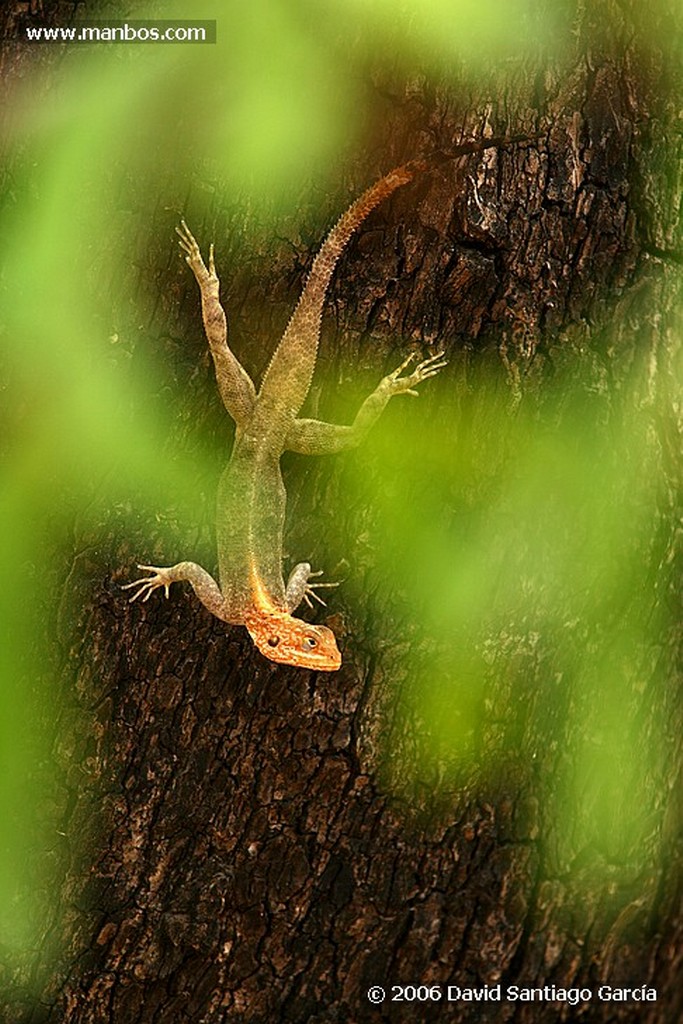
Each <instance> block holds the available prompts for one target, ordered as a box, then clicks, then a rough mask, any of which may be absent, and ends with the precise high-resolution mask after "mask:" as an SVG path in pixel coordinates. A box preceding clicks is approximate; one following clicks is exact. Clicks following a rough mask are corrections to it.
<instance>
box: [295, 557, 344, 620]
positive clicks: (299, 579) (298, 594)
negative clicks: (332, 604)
mask: <svg viewBox="0 0 683 1024" xmlns="http://www.w3.org/2000/svg"><path fill="white" fill-rule="evenodd" d="M315 576H322V572H311V566H310V563H309V562H299V564H298V565H295V566H294V568H293V569H292V571H291V573H290V574H289V579H288V580H287V586H286V587H285V600H286V602H287V611H288V612H290V613H291V612H293V611H294V610H295V608H298V607H299V605H300V604H301V602H302V601H305V602H306V604H307V605H308V607H309V608H312V607H313V605H312V604H311V602H310V598H311V597H312V598H314V599H315V600H316V601H317V602H318V603H319V604H322V605H324V604H325V602H324V601H323V599H322V597H319V596H318V594H316V592H315V591H316V589H319V588H320V587H338V586H339V584H338V583H310V582H309V581H310V580H311V579H313V578H314V577H315Z"/></svg>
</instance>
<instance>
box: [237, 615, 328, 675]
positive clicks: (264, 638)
mask: <svg viewBox="0 0 683 1024" xmlns="http://www.w3.org/2000/svg"><path fill="white" fill-rule="evenodd" d="M245 625H246V627H247V629H248V630H249V635H250V636H251V639H252V640H253V641H254V643H255V645H256V646H257V647H258V649H259V651H260V652H261V654H263V655H265V656H266V658H270V660H271V661H277V662H279V663H280V664H282V665H296V667H297V668H310V669H314V670H315V671H318V672H336V670H337V669H338V668H339V666H340V665H341V654H340V653H339V648H338V647H337V641H336V640H335V637H334V633H333V632H332V630H331V629H328V628H327V626H312V625H311V624H310V623H309V622H303V621H302V620H301V619H295V618H294V616H292V615H287V614H286V612H267V613H264V612H260V613H259V615H258V616H255V617H254V618H253V619H251V620H248V621H247V622H246V623H245Z"/></svg>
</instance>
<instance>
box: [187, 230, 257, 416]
mask: <svg viewBox="0 0 683 1024" xmlns="http://www.w3.org/2000/svg"><path fill="white" fill-rule="evenodd" d="M176 232H177V234H178V237H179V239H180V248H181V249H182V250H183V252H184V253H185V260H186V262H187V265H188V266H189V267H190V269H191V271H192V273H193V274H194V276H195V278H196V280H197V284H198V285H199V288H200V291H201V296H202V318H203V320H204V331H205V332H206V337H207V341H208V342H209V348H210V349H211V355H212V357H213V362H214V366H215V368H216V381H217V382H218V390H219V391H220V395H221V398H222V399H223V404H224V405H225V408H226V409H227V410H228V412H229V413H230V415H231V416H232V418H233V419H234V421H235V423H237V424H243V423H246V421H247V420H248V419H249V417H250V416H251V415H252V413H253V411H254V402H255V400H256V390H255V388H254V384H253V381H252V380H251V377H250V376H249V374H248V373H247V371H246V370H245V369H244V367H243V366H242V364H241V363H240V362H239V360H238V359H237V358H236V356H235V355H234V353H233V352H232V350H231V349H230V346H229V345H228V321H227V319H226V316H225V310H224V309H223V307H222V306H221V301H220V282H219V280H218V274H217V273H216V264H215V261H214V255H213V245H211V247H210V248H209V266H208V269H207V267H206V264H205V263H204V260H203V259H202V254H201V252H200V250H199V245H198V244H197V240H196V239H195V237H194V235H193V234H192V232H191V231H190V229H189V228H188V226H187V224H186V223H185V221H184V220H182V221H181V222H180V227H177V228H176Z"/></svg>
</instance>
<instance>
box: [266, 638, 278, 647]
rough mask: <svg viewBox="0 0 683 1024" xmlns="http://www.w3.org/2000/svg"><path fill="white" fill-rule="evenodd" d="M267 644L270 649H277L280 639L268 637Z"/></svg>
mask: <svg viewBox="0 0 683 1024" xmlns="http://www.w3.org/2000/svg"><path fill="white" fill-rule="evenodd" d="M268 643H269V645H270V646H271V647H277V645H278V644H279V643H280V637H279V636H269V637H268Z"/></svg>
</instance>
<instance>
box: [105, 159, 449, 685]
mask: <svg viewBox="0 0 683 1024" xmlns="http://www.w3.org/2000/svg"><path fill="white" fill-rule="evenodd" d="M422 169H423V167H422V165H419V164H413V165H406V166H404V167H399V168H397V169H395V170H393V171H391V172H390V173H389V174H387V175H386V176H385V177H384V178H382V179H381V180H380V181H378V182H376V183H375V184H374V185H373V186H372V187H371V188H369V189H368V190H367V192H364V193H363V195H362V196H361V197H360V198H359V199H357V200H356V202H355V203H353V205H352V206H351V207H350V208H349V209H348V210H347V211H346V213H345V214H344V215H343V216H342V217H341V218H340V220H339V221H338V222H337V224H336V225H335V226H334V227H333V228H332V230H331V232H330V233H329V235H328V236H327V239H326V240H325V242H324V243H323V246H322V248H321V249H320V252H319V253H318V255H317V257H316V259H315V261H314V263H313V266H312V268H311V272H310V274H309V276H308V279H307V281H306V285H305V287H304V290H303V292H302V295H301V298H300V299H299V302H298V303H297V306H296V309H295V310H294V313H293V314H292V317H291V319H290V321H289V324H288V326H287V329H286V330H285V333H284V335H283V337H282V340H281V342H280V344H279V345H278V347H277V349H276V351H275V354H274V355H273V358H272V359H271V361H270V365H269V366H268V369H267V370H266V373H265V374H264V377H263V382H262V384H261V390H260V391H259V392H258V394H257V393H256V389H255V387H254V384H253V382H252V380H251V378H250V377H249V375H248V374H247V372H246V371H245V370H244V368H243V367H242V366H241V365H240V363H239V361H238V360H237V358H236V357H235V355H234V354H233V353H232V351H231V350H230V348H229V346H228V332H227V321H226V316H225V313H224V311H223V308H222V306H221V304H220V298H219V280H218V276H217V274H216V268H215V263H214V251H213V245H212V246H211V247H210V250H209V266H208V268H207V267H206V265H205V264H204V260H203V259H202V256H201V253H200V251H199V246H198V245H197V242H196V241H195V239H194V237H193V236H192V234H191V232H190V230H189V228H188V227H187V225H186V224H185V222H184V221H182V222H181V226H180V227H179V228H177V229H176V230H177V232H178V235H179V236H180V245H181V247H182V249H183V250H184V252H185V254H186V255H185V259H186V261H187V263H188V265H189V266H190V268H191V270H192V272H193V274H194V276H195V278H196V279H197V283H198V284H199V287H200V290H201V299H202V316H203V320H204V329H205V331H206V336H207V339H208V342H209V346H210V349H211V355H212V357H213V361H214V366H215V369H216V379H217V381H218V390H219V392H220V395H221V398H222V400H223V403H224V405H225V407H226V409H227V411H228V413H229V414H230V416H232V418H233V419H234V421H235V424H236V428H237V429H236V433H235V444H234V447H233V451H232V456H231V458H230V461H229V463H228V466H227V468H226V470H225V472H224V473H223V475H222V477H221V480H220V483H219V487H218V501H217V540H218V559H219V580H220V585H219V584H218V583H216V581H215V580H214V579H213V578H212V577H211V576H210V575H209V573H207V572H206V571H205V570H204V569H202V568H201V566H199V565H197V564H196V563H194V562H179V563H178V564H177V565H173V566H167V567H162V568H160V567H158V566H150V565H140V566H138V568H140V569H143V570H144V571H145V572H148V573H149V574H150V575H149V576H145V577H142V578H141V579H139V580H135V582H133V583H128V584H127V585H126V587H125V588H124V589H133V590H134V591H135V592H134V593H133V595H132V597H131V598H130V600H131V602H132V601H136V600H137V599H138V598H141V599H142V600H143V601H147V600H148V599H149V597H150V594H151V593H152V592H153V591H154V590H156V589H157V588H158V587H163V588H164V590H165V593H166V597H168V593H169V587H170V585H171V583H175V582H178V581H180V580H187V581H188V582H189V583H190V584H191V585H192V587H193V589H194V591H195V593H196V595H197V597H198V598H199V599H200V601H201V602H202V603H203V604H204V605H205V607H206V608H208V610H209V611H210V612H212V613H213V614H214V615H216V616H217V617H218V618H219V619H223V620H224V621H225V622H230V623H233V624H236V625H244V626H246V628H247V630H248V631H249V634H250V635H251V638H252V640H253V641H254V643H255V645H256V647H257V648H258V649H259V651H261V653H262V654H264V655H265V656H266V657H267V658H269V659H270V660H271V661H275V662H279V663H281V664H286V665H296V666H299V667H301V668H308V669H317V670H319V671H325V672H333V671H334V670H335V669H338V668H339V666H340V665H341V655H340V653H339V649H338V647H337V643H336V640H335V637H334V634H333V633H332V631H331V630H330V629H328V628H327V627H326V626H313V625H310V624H309V623H307V622H304V621H302V620H301V619H297V618H296V617H295V616H293V615H292V612H293V611H294V610H295V609H296V608H297V607H298V605H299V604H300V603H301V601H302V600H305V601H306V602H307V603H308V604H309V605H310V601H309V598H310V597H314V598H315V599H316V600H318V601H320V603H321V604H322V603H324V602H322V600H321V599H320V597H318V595H317V594H316V593H315V590H316V588H320V587H329V586H334V584H329V583H311V582H310V580H311V578H312V577H313V576H315V575H317V574H316V573H311V567H310V565H309V564H308V563H307V562H302V563H300V564H299V565H297V566H296V567H295V569H294V570H293V572H292V573H291V575H290V578H289V580H288V582H287V585H286V586H285V583H284V580H283V577H282V536H283V529H284V519H285V500H286V495H285V489H284V485H283V482H282V476H281V474H280V457H281V455H282V453H283V452H285V451H295V452H299V453H301V454H305V455H317V454H326V453H331V452H337V451H341V450H342V449H343V448H349V447H353V446H354V445H357V444H358V443H359V442H360V441H362V439H363V438H364V437H365V435H366V434H367V432H368V430H369V429H370V427H371V426H372V425H373V424H374V423H375V422H376V421H377V419H378V418H379V416H380V415H381V413H382V411H383V409H384V407H385V406H386V404H387V402H388V401H389V399H390V398H392V397H393V396H394V395H404V394H407V395H416V394H417V392H416V391H415V387H416V385H418V384H419V383H421V381H423V380H427V379H428V378H430V377H433V376H434V375H435V374H436V373H438V372H439V370H441V369H442V368H443V367H444V366H445V365H446V364H445V362H444V360H443V359H442V355H443V353H438V355H435V356H432V357H431V358H430V359H426V360H424V361H423V362H421V363H419V365H418V366H417V367H416V368H415V370H414V371H413V372H412V373H411V374H409V375H408V376H402V373H403V371H404V370H405V369H406V368H407V366H408V365H409V363H410V362H411V361H412V359H413V355H410V356H408V358H407V359H406V360H404V362H403V363H401V365H400V366H399V367H398V369H396V370H394V372H393V373H390V374H389V375H388V376H387V377H385V378H384V379H383V380H382V381H381V382H380V384H379V385H378V387H377V388H376V389H375V391H374V392H373V393H372V394H371V395H370V396H369V397H368V398H367V399H366V400H365V402H364V403H363V405H362V406H361V408H360V410H359V412H358V414H357V416H356V419H355V420H354V422H353V424H351V426H337V425H335V424H331V423H322V422H320V421H319V420H310V419H299V418H298V413H299V410H300V409H301V406H302V405H303V402H304V399H305V398H306V395H307V394H308V390H309V388H310V384H311V378H312V376H313V370H314V367H315V360H316V356H317V351H318V342H319V339H320V323H321V316H322V309H323V304H324V302H325V295H326V293H327V287H328V285H329V282H330V278H331V276H332V273H333V271H334V268H335V265H336V263H337V261H338V259H339V257H340V256H341V254H342V252H343V250H344V247H345V246H346V244H347V242H348V241H349V238H350V237H351V235H352V234H353V232H354V231H355V229H356V228H357V227H358V225H359V224H360V223H361V222H362V221H363V220H364V219H365V217H367V215H368V214H369V213H370V211H371V210H372V209H374V207H375V206H377V204H378V203H380V202H381V201H382V200H383V199H385V198H386V197H387V196H389V195H390V194H391V193H392V192H393V191H394V190H395V189H397V188H399V187H400V186H401V185H405V184H407V182H409V181H411V180H412V178H413V176H414V174H415V173H416V171H418V170H422Z"/></svg>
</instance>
